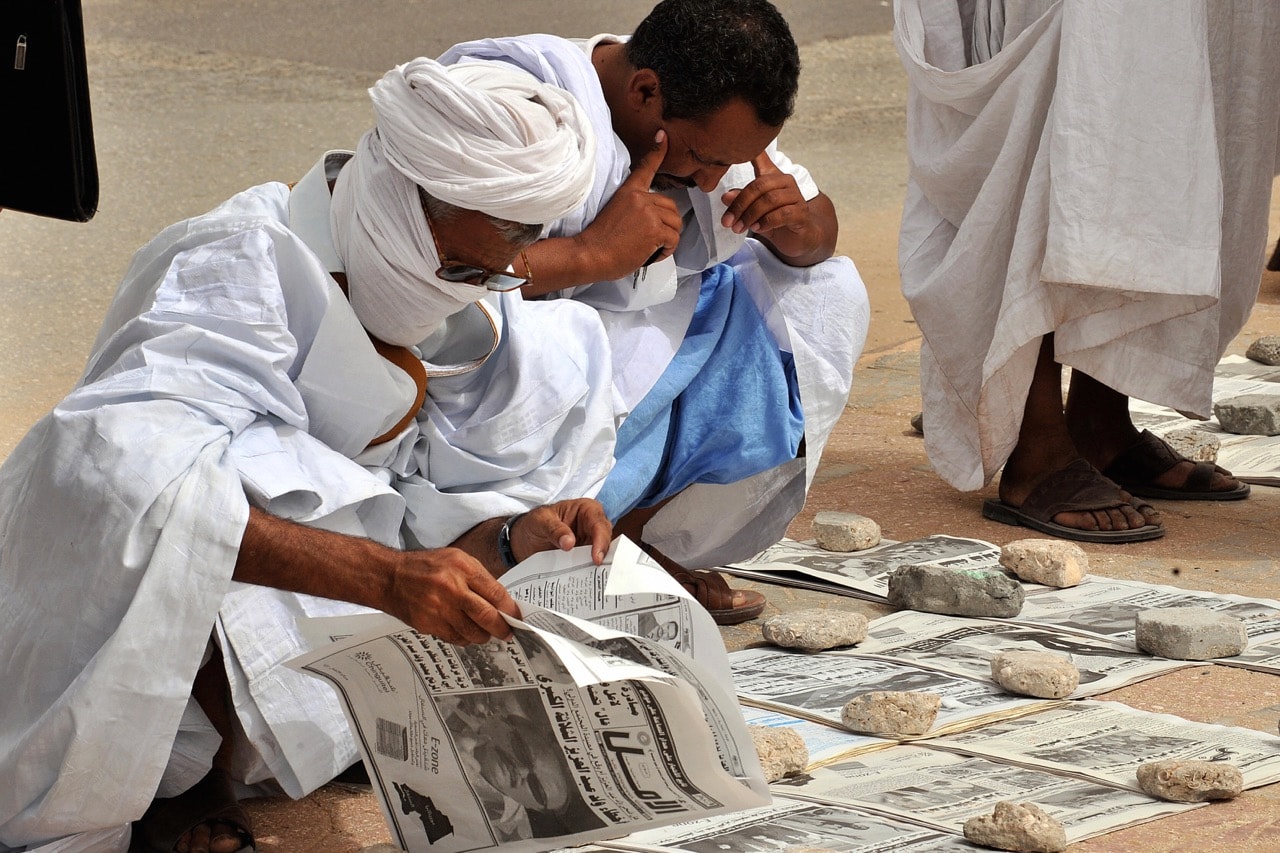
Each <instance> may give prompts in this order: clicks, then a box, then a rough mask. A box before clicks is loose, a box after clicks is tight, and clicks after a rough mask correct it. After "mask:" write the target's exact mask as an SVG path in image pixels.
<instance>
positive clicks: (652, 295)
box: [441, 0, 869, 624]
mask: <svg viewBox="0 0 1280 853" xmlns="http://www.w3.org/2000/svg"><path fill="white" fill-rule="evenodd" d="M480 60H485V61H498V62H503V63H509V64H512V65H515V66H518V67H520V68H523V69H525V70H527V71H529V72H531V73H533V74H534V75H535V76H537V77H538V78H539V79H541V80H543V81H545V82H548V83H552V84H554V85H556V86H560V87H562V88H564V89H566V90H567V91H569V92H570V93H572V94H573V95H574V97H576V98H577V99H578V101H579V102H580V103H581V105H582V107H583V109H584V110H585V111H586V112H587V114H588V115H589V116H590V117H591V120H592V122H593V123H594V125H595V130H596V137H597V144H598V149H597V155H596V158H597V159H596V179H595V185H594V186H593V187H592V191H591V194H590V197H589V198H588V199H587V200H586V202H585V203H584V204H583V205H582V206H581V207H579V208H578V209H577V210H575V211H573V212H572V213H571V214H569V215H567V216H565V217H564V218H562V219H560V220H559V221H558V222H556V223H554V224H553V225H552V226H551V228H550V229H549V231H548V236H547V239H544V240H541V241H539V242H538V243H536V244H534V245H533V246H532V247H530V248H529V250H528V252H527V253H526V254H525V256H523V258H522V260H521V261H517V262H516V269H518V270H521V271H523V272H525V273H526V274H530V275H531V276H532V281H531V282H530V284H529V285H527V286H526V287H525V293H526V296H532V295H557V296H569V297H572V298H573V300H575V301H579V302H582V303H585V304H588V305H591V306H593V307H595V308H596V309H598V310H599V312H600V316H601V319H602V320H603V321H604V324H605V328H606V330H607V331H608V335H609V343H610V346H611V347H612V350H613V373H614V383H615V387H616V388H617V391H618V396H619V399H620V401H621V404H622V406H623V408H624V410H625V411H626V419H625V420H624V421H623V423H622V425H621V426H620V428H619V433H618V451H617V464H616V466H615V468H614V470H613V471H612V472H611V474H610V476H609V479H608V481H606V483H605V486H604V488H603V489H602V491H601V493H600V500H601V502H602V503H603V504H604V505H605V507H606V509H607V510H608V512H609V515H610V517H611V518H612V519H613V520H614V521H615V523H617V524H618V531H619V532H624V533H626V534H627V535H628V536H630V537H631V538H632V539H635V540H637V541H640V542H641V543H642V544H643V545H645V546H646V550H649V551H650V553H652V554H653V555H654V557H655V558H657V559H658V560H659V561H660V562H662V563H663V565H665V566H667V568H668V569H669V570H671V571H672V573H673V574H674V575H675V576H676V577H677V578H678V579H679V580H681V582H682V583H684V584H685V585H686V586H687V587H688V588H689V589H690V591H691V592H692V593H693V594H694V596H695V597H696V598H697V599H698V601H699V602H701V603H702V604H703V605H704V606H706V607H707V609H708V610H710V611H711V614H712V616H713V617H715V619H716V621H717V622H720V623H721V624H732V623H734V622H741V621H743V620H745V619H750V618H752V617H754V616H756V615H758V614H759V613H760V612H761V611H762V610H763V608H764V606H765V602H764V599H763V597H762V596H761V595H760V594H759V593H755V592H749V591H745V590H730V589H729V588H728V586H727V585H726V584H725V582H724V579H723V578H722V577H721V576H720V575H719V574H716V573H714V572H710V571H701V569H704V568H705V567H711V566H717V565H723V564H724V563H726V562H731V561H733V560H740V559H744V558H747V557H750V556H753V555H754V554H756V553H757V552H759V551H760V550H763V549H764V548H766V547H768V546H769V545H772V544H774V543H775V542H776V541H777V540H778V539H779V538H781V537H782V536H783V535H784V534H785V532H786V528H787V525H788V524H789V523H790V522H791V520H792V519H793V518H794V517H795V515H796V513H797V512H798V511H799V510H800V509H801V507H802V506H803V504H804V500H805V496H806V494H807V490H808V487H809V484H810V483H811V482H812V480H813V476H814V473H815V471H816V470H817V466H818V461H819V459H820V458H821V456H822V450H823V447H824V446H825V445H826V442H827V438H828V436H829V435H830V433H831V430H832V428H833V427H834V426H835V423H836V420H837V419H838V418H839V416H840V414H841V412H843V410H844V406H845V403H846V401H847V399H848V395H849V388H850V384H851V382H852V375H853V365H854V362H855V361H856V359H857V356H858V355H859V353H860V352H861V350H862V345H863V342H864V341H865V338H866V332H867V323H868V318H869V307H868V304H867V297H866V289H865V288H864V287H863V284H862V281H861V279H860V278H859V277H858V273H857V271H856V270H855V269H854V266H853V264H852V263H851V262H850V261H849V259H848V258H843V257H833V253H834V250H835V245H836V234H837V227H838V223H837V221H836V214H835V209H834V207H833V206H832V204H831V201H830V200H829V199H828V198H827V197H826V196H825V195H823V194H822V193H821V192H820V191H819V190H818V187H817V185H816V184H815V183H814V181H813V179H812V178H811V176H810V175H809V172H808V171H807V170H806V169H804V168H803V167H802V166H799V165H798V164H795V163H793V162H791V161H790V160H789V159H788V158H787V157H786V156H785V155H783V154H782V153H781V152H779V151H778V149H777V145H776V137H777V136H778V133H779V131H780V130H781V129H782V126H783V124H784V123H785V121H786V120H787V118H789V117H790V115H791V112H792V109H793V106H794V100H795V95H796V91H797V88H798V79H799V71H800V62H799V51H798V50H797V48H796V45H795V41H794V39H793V38H792V36H791V32H790V29H789V27H788V26H787V23H786V21H785V19H783V18H782V16H781V15H780V14H779V13H778V11H777V9H776V8H774V7H773V6H772V5H771V4H770V3H768V2H766V0H667V2H663V3H659V4H658V5H657V6H656V7H655V8H654V9H653V10H652V11H651V12H650V13H649V15H648V16H647V17H646V18H645V19H644V21H642V22H641V23H640V25H639V26H638V27H637V28H636V30H635V33H634V35H632V36H631V37H630V38H627V37H625V36H613V35H598V36H595V37H594V38H591V39H585V40H584V39H577V40H567V39H562V38H557V37H554V36H547V35H529V36H519V37H514V38H497V39H486V40H482V41H475V42H467V43H464V44H460V45H457V46H455V47H453V48H451V49H450V50H449V51H448V52H446V53H445V54H444V55H443V56H442V57H441V61H442V62H444V63H446V64H452V63H467V62H474V61H480ZM690 570H692V571H690Z"/></svg>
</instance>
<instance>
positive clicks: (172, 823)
mask: <svg viewBox="0 0 1280 853" xmlns="http://www.w3.org/2000/svg"><path fill="white" fill-rule="evenodd" d="M255 849H256V847H255V843H254V839H253V831H252V828H251V824H250V821H249V815H248V813H247V812H245V810H244V808H243V807H242V806H241V805H240V803H239V801H238V800H237V799H236V795H235V787H234V785H233V784H232V782H231V776H230V775H229V774H228V773H227V772H226V771H225V770H217V769H215V770H210V771H209V773H208V775H207V776H205V777H204V778H203V779H201V780H200V781H199V782H197V783H196V784H195V785H193V786H191V787H190V788H188V789H187V790H186V791H183V792H182V793H181V794H179V795H178V796H176V797H166V798H164V799H157V800H154V801H152V803H151V806H150V807H149V808H148V809H147V811H146V814H144V815H143V816H142V817H141V818H139V819H138V820H136V821H135V822H134V824H133V834H132V839H131V842H130V845H129V853H241V851H253V850H255Z"/></svg>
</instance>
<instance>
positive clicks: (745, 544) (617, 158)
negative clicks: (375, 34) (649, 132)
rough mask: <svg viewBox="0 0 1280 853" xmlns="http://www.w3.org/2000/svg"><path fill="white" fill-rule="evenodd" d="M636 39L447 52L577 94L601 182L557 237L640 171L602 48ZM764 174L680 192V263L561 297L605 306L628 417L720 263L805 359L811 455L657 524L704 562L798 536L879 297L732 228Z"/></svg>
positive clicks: (525, 41) (694, 501) (519, 43)
mask: <svg viewBox="0 0 1280 853" xmlns="http://www.w3.org/2000/svg"><path fill="white" fill-rule="evenodd" d="M626 38H627V37H625V36H616V35H609V34H601V35H597V36H594V37H592V38H590V39H563V38H559V37H557V36H549V35H527V36H517V37H511V38H496V39H484V40H479V41H473V42H466V43H464V44H460V45H456V46H454V47H453V48H450V50H448V51H446V52H445V53H444V54H443V55H442V56H441V57H440V61H441V62H443V63H444V64H446V65H449V64H453V63H463V62H468V61H473V60H498V61H502V62H508V63H511V64H513V65H516V66H518V67H520V68H523V69H524V70H526V71H529V72H530V73H532V74H533V75H534V76H536V77H538V78H539V79H541V80H543V81H545V82H548V83H552V84H554V85H556V86H559V87H561V88H563V89H565V90H567V91H568V92H569V93H570V94H572V95H573V96H574V97H575V98H577V100H578V102H579V104H580V105H581V107H582V109H583V110H584V112H585V113H586V115H587V116H588V118H589V119H590V120H591V122H592V123H593V124H594V126H595V133H596V142H597V147H596V182H595V186H594V187H593V188H592V191H591V194H590V195H589V196H588V198H587V200H586V203H585V204H584V205H583V206H582V207H581V208H580V209H578V210H577V211H575V212H573V213H571V214H569V215H567V216H565V217H563V218H561V219H560V220H559V221H557V222H555V223H553V224H552V225H551V226H550V227H549V229H548V231H547V233H548V236H571V235H575V234H578V233H580V232H581V231H583V230H584V229H585V228H586V227H587V226H588V225H590V223H591V222H592V221H593V220H594V219H595V217H596V216H597V215H598V214H599V212H600V210H601V209H602V208H603V207H604V206H605V205H606V204H607V203H608V202H609V200H610V199H611V198H612V197H613V194H614V192H616V191H617V189H618V187H619V186H620V185H621V184H622V182H623V181H624V180H625V179H626V178H627V176H628V175H629V174H630V171H631V161H630V156H629V154H628V152H627V149H626V147H625V146H624V145H623V143H622V140H621V139H619V138H618V136H617V135H616V134H615V133H614V132H613V123H612V118H611V115H610V112H609V106H608V104H607V103H606V101H605V98H604V92H603V91H602V90H601V87H600V80H599V78H598V77H597V75H596V72H595V69H594V68H593V66H592V64H591V51H592V49H593V48H594V47H595V45H597V44H599V43H600V42H602V41H616V42H625V41H626ZM768 152H769V155H770V157H772V158H773V161H774V162H775V163H776V164H777V165H778V167H779V168H780V169H782V170H784V171H786V172H789V173H790V174H792V175H793V176H795V178H796V181H797V183H798V184H799V186H800V188H801V191H802V192H803V193H804V195H805V197H806V198H813V197H814V196H816V195H817V194H818V187H817V185H816V184H815V183H814V181H813V179H812V177H811V176H810V174H809V172H808V171H807V170H806V169H805V168H804V167H803V166H800V165H799V164H797V163H794V162H792V161H791V160H790V159H789V158H788V157H787V156H786V155H785V154H783V153H782V152H781V151H779V150H778V148H777V144H776V142H775V143H773V144H771V145H770V146H769V149H768ZM753 178H754V172H753V170H752V168H751V166H750V164H739V165H737V166H734V167H733V168H731V169H730V170H729V173H728V174H726V176H725V177H724V179H723V180H722V182H721V184H720V186H719V187H718V188H717V189H716V191H715V192H713V193H710V194H708V193H703V192H700V191H697V190H690V191H683V190H681V191H674V192H671V193H669V194H670V195H671V197H672V198H673V199H675V201H676V203H677V205H678V206H679V208H680V211H681V213H682V215H683V216H684V217H685V222H686V226H685V228H684V231H683V233H682V235H681V241H680V245H679V247H678V248H677V250H676V253H675V254H674V256H673V257H672V258H669V259H667V260H666V261H663V262H660V263H657V264H653V265H652V266H650V267H649V268H648V269H647V270H646V271H645V272H644V274H643V275H642V276H639V277H632V276H627V277H626V278H623V279H620V280H618V281H613V282H597V283H595V284H591V285H587V286H584V287H579V288H572V289H570V290H566V291H563V292H562V293H561V294H560V295H562V296H566V297H572V301H575V302H582V303H585V304H588V305H591V306H593V307H595V308H597V309H598V310H599V315H600V318H601V320H602V322H603V323H604V326H605V329H606V331H607V334H608V337H609V345H610V347H611V348H612V357H613V380H614V387H615V389H616V392H617V395H618V398H619V402H620V405H621V406H622V407H623V408H624V410H626V411H629V410H630V409H632V408H634V406H635V405H636V403H637V402H639V400H641V399H642V398H643V397H644V395H645V394H646V393H647V392H648V391H649V389H650V388H652V386H653V384H654V383H655V382H656V381H657V379H658V377H659V376H661V375H662V372H663V371H664V370H665V369H666V367H667V365H668V364H669V363H670V361H671V359H672V357H673V356H674V355H675V353H676V350H677V349H679V347H680V344H681V342H682V341H683V339H684V334H685V331H686V329H687V328H688V326H689V320H690V318H691V317H692V314H693V310H694V307H695V304H696V299H697V295H698V283H699V282H700V281H701V274H702V272H703V270H705V269H707V268H709V267H711V266H713V265H714V264H716V263H727V264H729V265H731V266H732V267H733V268H734V270H735V272H736V273H737V274H738V276H739V280H740V282H741V283H742V285H743V286H744V287H745V288H746V290H747V292H748V293H749V294H750V295H751V298H752V301H753V302H754V303H755V305H756V308H757V309H758V310H759V311H760V314H761V316H762V317H763V318H764V320H765V323H766V324H767V326H768V328H769V331H770V332H771V333H772V335H773V337H774V340H775V341H776V342H777V344H778V346H779V348H780V349H782V350H784V351H787V352H791V353H793V354H794V356H795V366H796V374H797V378H798V380H799V387H800V399H801V403H802V405H803V409H804V420H805V448H806V449H805V457H804V458H803V459H798V460H794V461H793V462H791V463H787V464H784V465H781V466H778V467H777V468H773V469H770V470H768V471H764V472H762V473H760V474H757V475H756V476H754V477H750V478H748V479H747V480H743V481H740V482H738V483H733V484H730V485H712V484H705V483H699V484H695V485H693V486H691V487H689V488H688V489H686V490H685V491H684V492H682V493H681V494H680V495H679V496H678V497H676V498H675V499H674V500H672V501H671V502H670V503H669V504H667V505H666V506H665V507H664V508H663V509H662V510H661V511H659V513H658V514H657V515H656V516H655V517H654V518H653V519H652V520H651V521H650V522H649V523H648V525H647V526H646V528H645V540H646V542H649V543H651V544H653V545H655V546H656V547H658V548H659V549H660V550H661V551H662V552H663V553H664V554H666V555H667V556H669V557H671V558H672V559H674V560H677V561H679V562H681V563H682V564H684V565H687V566H691V567H698V566H714V565H722V564H724V563H726V562H731V561H733V560H740V559H744V558H746V557H749V556H753V555H754V554H756V553H758V552H759V551H761V550H763V549H764V548H766V547H768V546H769V545H772V544H774V543H775V542H776V541H777V540H778V539H779V538H780V537H781V536H783V535H784V534H785V531H786V527H787V525H788V524H789V523H790V521H791V519H792V518H794V517H795V514H796V513H797V512H798V511H799V510H800V508H801V507H802V506H803V504H804V499H805V495H806V494H807V490H808V486H809V484H810V483H811V482H812V480H813V475H814V473H815V471H816V469H817V465H818V461H819V459H820V458H821V456H822V451H823V448H824V447H825V445H826V442H827V438H828V436H829V435H830V433H831V430H832V429H833V428H834V426H835V423H836V420H837V419H838V418H839V416H840V414H841V413H842V412H843V411H844V405H845V403H846V401H847V399H848V395H849V389H850V386H851V384H852V376H853V364H854V362H855V361H856V360H857V357H858V355H859V354H860V353H861V351H862V345H863V342H864V341H865V339H866V332H867V324H868V322H869V319H870V308H869V305H868V303H867V297H866V289H865V287H864V286H863V284H862V280H861V278H860V277H859V276H858V273H857V270H856V269H855V268H854V266H853V264H852V262H851V261H850V260H849V259H848V258H844V257H836V258H832V259H830V260H828V261H825V262H823V263H821V264H817V265H815V266H812V267H791V266H788V265H786V264H784V263H782V262H781V261H779V260H778V259H777V258H775V257H774V256H773V255H772V253H771V252H769V250H768V249H767V248H765V246H764V245H763V244H762V243H760V242H758V241H756V240H754V239H749V238H746V237H745V236H744V235H738V234H734V233H733V232H732V231H731V230H729V229H726V228H724V227H723V226H721V225H720V217H721V215H722V214H723V213H724V211H725V206H724V204H723V203H722V202H721V201H720V198H721V196H722V195H723V194H724V193H725V192H726V191H727V190H729V189H731V188H740V187H743V186H745V185H746V184H747V183H748V182H750V181H751V180H752V179H753ZM559 301H566V300H559Z"/></svg>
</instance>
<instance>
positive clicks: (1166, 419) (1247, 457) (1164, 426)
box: [1129, 356, 1280, 486]
mask: <svg viewBox="0 0 1280 853" xmlns="http://www.w3.org/2000/svg"><path fill="white" fill-rule="evenodd" d="M1239 394H1268V395H1271V396H1276V395H1280V368H1277V367H1271V366H1268V365H1265V364H1259V363H1258V362H1255V361H1251V360H1249V359H1247V358H1244V357H1242V356H1227V357H1226V358H1224V359H1223V360H1222V361H1220V362H1219V363H1218V367H1217V370H1216V371H1215V374H1214V380H1213V400H1214V402H1217V401H1219V400H1223V399H1226V398H1227V397H1235V396H1237V395H1239ZM1129 409H1130V413H1131V414H1132V416H1133V422H1134V425H1135V426H1137V427H1138V429H1149V430H1151V431H1152V432H1153V433H1155V434H1156V435H1164V434H1165V433H1167V432H1170V431H1172V430H1175V429H1187V428H1195V429H1198V430H1201V431H1203V432H1207V433H1210V434H1212V435H1215V436H1217V438H1218V440H1219V441H1220V442H1221V446H1220V447H1219V448H1218V464H1219V465H1221V466H1222V467H1223V468H1226V469H1227V470H1228V471H1230V472H1231V473H1232V476H1234V477H1236V478H1237V479H1240V480H1244V481H1245V482H1248V483H1256V484H1258V485H1263V486H1280V436H1267V435H1234V434H1232V433H1229V432H1227V431H1225V430H1224V429H1222V427H1221V426H1220V425H1219V424H1218V422H1217V421H1216V420H1208V421H1194V420H1190V419H1189V418H1186V417H1184V416H1183V415H1181V414H1180V413H1178V412H1176V411H1174V410H1173V409H1166V408H1164V407H1162V406H1155V405H1152V404H1151V403H1146V402H1143V401H1141V400H1130V404H1129Z"/></svg>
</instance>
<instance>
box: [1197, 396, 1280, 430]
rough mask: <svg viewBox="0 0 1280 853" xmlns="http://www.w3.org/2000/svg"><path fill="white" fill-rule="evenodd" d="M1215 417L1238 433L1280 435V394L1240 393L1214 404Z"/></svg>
mask: <svg viewBox="0 0 1280 853" xmlns="http://www.w3.org/2000/svg"><path fill="white" fill-rule="evenodd" d="M1213 414H1214V417H1216V418H1217V419H1218V424H1219V425H1220V426H1221V427H1222V428H1223V429H1224V430H1226V431H1227V432H1230V433H1235V434H1236V435H1280V394H1240V395H1238V396H1235V397H1227V398H1226V399H1223V400H1219V401H1218V402H1216V403H1214V404H1213Z"/></svg>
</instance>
